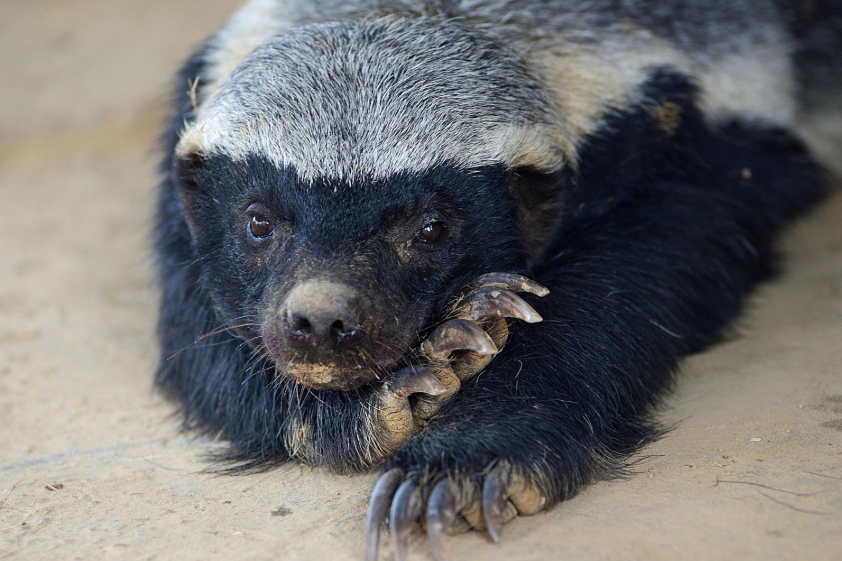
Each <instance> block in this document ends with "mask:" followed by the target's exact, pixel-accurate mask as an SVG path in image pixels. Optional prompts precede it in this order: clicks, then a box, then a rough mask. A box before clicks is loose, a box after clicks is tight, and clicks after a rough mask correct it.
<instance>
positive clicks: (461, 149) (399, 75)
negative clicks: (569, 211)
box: [178, 18, 564, 181]
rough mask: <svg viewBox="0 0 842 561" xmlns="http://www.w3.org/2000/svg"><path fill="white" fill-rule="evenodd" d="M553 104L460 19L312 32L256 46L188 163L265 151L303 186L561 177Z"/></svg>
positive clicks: (205, 124) (519, 67)
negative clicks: (464, 175)
mask: <svg viewBox="0 0 842 561" xmlns="http://www.w3.org/2000/svg"><path fill="white" fill-rule="evenodd" d="M563 144H564V142H563V139H562V137H561V135H560V133H559V129H558V123H557V118H556V115H555V108H554V103H553V101H552V99H551V97H550V96H549V95H548V93H547V89H546V87H544V85H543V84H542V83H541V82H540V80H539V79H538V78H537V77H536V76H535V75H534V74H533V73H531V72H529V71H528V70H527V68H526V67H525V65H524V63H523V61H522V60H521V59H519V58H518V57H517V56H515V55H514V54H513V53H512V52H511V51H509V50H508V49H506V48H504V47H503V46H501V45H500V44H499V43H498V42H496V41H494V40H493V39H491V38H489V37H488V36H487V35H486V34H482V33H479V32H478V31H476V30H474V29H471V28H469V27H466V26H464V25H462V24H460V23H458V22H455V21H444V20H440V19H430V18H424V19H418V20H405V19H397V18H379V19H373V20H365V21H358V22H341V23H328V24H317V25H309V26H306V27H302V28H297V29H294V30H292V31H289V32H287V33H285V34H283V35H281V36H278V37H275V38H273V39H271V40H270V41H268V42H267V43H265V44H263V45H261V46H260V47H258V48H257V49H256V50H255V51H254V52H253V53H252V54H251V55H249V56H248V57H247V58H246V60H245V61H244V62H243V63H242V65H240V67H239V68H238V69H237V70H236V71H235V72H234V73H233V74H232V75H231V77H230V78H229V79H228V80H227V82H226V83H225V84H224V85H223V86H222V88H221V89H220V90H219V91H218V92H217V93H216V94H215V95H214V96H213V97H212V98H211V99H209V100H208V101H207V102H206V103H204V104H203V105H202V107H201V109H200V111H199V115H198V118H197V119H196V122H195V124H193V125H192V126H190V127H188V129H187V131H186V132H185V133H184V135H183V138H182V140H181V143H180V144H179V147H178V153H179V155H181V156H185V155H189V154H196V153H198V154H220V153H221V154H225V155H228V156H230V157H231V158H233V159H234V160H241V159H242V158H244V157H245V156H247V155H249V154H260V155H263V156H265V157H267V158H269V159H270V160H271V161H272V162H273V163H274V164H275V165H277V166H279V167H287V166H290V167H292V168H294V169H296V170H297V172H298V174H299V175H300V176H301V177H302V178H304V179H309V180H312V179H316V178H324V179H337V180H344V181H356V180H374V179H384V178H386V177H389V176H390V175H393V174H395V173H400V172H422V171H425V170H429V169H432V168H434V167H436V166H440V165H445V164H447V165H453V166H454V167H456V168H457V169H472V168H479V167H484V166H487V165H495V164H503V165H505V166H507V167H509V168H515V167H531V168H535V169H558V168H559V167H560V166H561V164H562V162H563V160H564V154H563V152H562V148H561V145H563Z"/></svg>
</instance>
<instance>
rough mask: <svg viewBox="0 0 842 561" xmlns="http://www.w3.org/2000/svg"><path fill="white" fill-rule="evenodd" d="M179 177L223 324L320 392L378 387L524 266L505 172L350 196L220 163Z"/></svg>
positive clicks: (373, 187) (260, 166)
mask: <svg viewBox="0 0 842 561" xmlns="http://www.w3.org/2000/svg"><path fill="white" fill-rule="evenodd" d="M180 175H181V177H182V189H183V192H184V196H185V201H186V202H187V204H188V208H189V209H190V210H189V212H190V216H191V217H192V218H191V220H192V223H193V235H194V247H195V250H196V254H197V255H202V256H206V257H205V258H204V259H203V261H202V263H201V265H202V281H203V283H204V284H205V286H206V287H207V289H208V291H209V293H210V294H211V297H212V299H213V300H214V303H215V305H216V308H217V311H218V313H219V314H220V315H221V316H222V317H223V318H224V319H225V320H227V321H228V322H229V324H231V325H234V324H243V327H241V328H240V329H241V332H242V334H243V335H244V337H246V338H247V339H248V340H249V341H251V342H252V344H253V346H254V347H256V348H257V349H258V350H259V351H261V352H265V353H267V354H268V355H269V356H270V357H271V358H272V359H273V361H274V362H275V364H276V366H277V370H278V373H279V374H281V375H286V376H289V377H292V378H293V379H295V380H297V381H299V382H301V383H304V384H306V385H309V386H311V387H314V388H319V389H322V388H329V389H338V390H347V389H352V388H354V387H357V386H360V385H363V384H366V383H369V382H372V381H374V380H375V379H378V378H380V377H382V376H383V374H384V373H386V372H387V371H389V370H390V369H392V368H393V367H395V365H397V364H398V363H399V362H400V361H401V359H403V358H404V356H405V355H406V354H407V352H409V351H410V350H411V349H412V348H414V347H415V345H416V344H417V341H418V337H419V335H420V334H421V333H422V332H423V330H424V327H425V325H426V323H427V322H428V321H429V319H430V318H431V317H433V316H434V315H435V313H436V312H437V311H439V309H440V308H441V307H442V305H444V304H445V303H446V302H447V299H448V297H449V296H452V295H453V293H454V292H455V291H456V290H458V288H459V287H461V286H462V285H464V284H465V283H466V282H467V281H469V280H471V279H472V278H473V277H474V276H476V274H475V271H477V270H480V271H483V270H485V271H487V270H493V269H494V268H500V267H502V268H505V269H517V268H518V266H519V265H520V263H521V262H522V259H523V252H522V251H521V250H519V245H518V236H517V229H516V225H515V222H514V221H513V220H512V216H513V214H514V212H515V203H514V201H513V199H512V198H511V197H509V196H508V195H507V194H506V182H507V180H508V174H506V173H505V171H504V170H503V169H502V168H499V167H492V168H488V169H486V170H483V171H482V172H473V173H464V172H458V171H455V170H453V169H448V168H440V169H434V170H430V171H429V172H427V173H424V174H413V175H396V176H393V177H391V178H389V179H385V180H382V181H377V182H370V183H367V184H343V183H340V182H338V181H314V182H306V181H302V180H301V179H300V177H298V175H297V174H296V173H295V171H294V170H291V169H278V168H277V167H276V166H275V165H274V164H272V163H271V162H269V161H267V160H265V159H263V158H259V157H250V158H247V159H246V160H244V161H241V162H234V161H232V160H230V159H228V158H226V157H222V156H216V157H211V158H208V159H205V160H202V161H201V162H192V163H191V164H190V165H184V164H182V170H181V174H180ZM501 193H502V194H503V196H501ZM476 217H482V219H481V220H477V219H476Z"/></svg>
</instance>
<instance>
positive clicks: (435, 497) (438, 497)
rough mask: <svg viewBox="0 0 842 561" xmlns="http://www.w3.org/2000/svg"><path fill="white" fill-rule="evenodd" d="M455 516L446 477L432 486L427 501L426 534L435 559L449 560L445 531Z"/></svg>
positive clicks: (454, 500) (454, 499)
mask: <svg viewBox="0 0 842 561" xmlns="http://www.w3.org/2000/svg"><path fill="white" fill-rule="evenodd" d="M454 518H456V498H455V497H454V496H453V492H452V491H451V490H450V482H449V481H447V480H446V479H445V480H444V481H441V482H440V483H439V484H438V485H436V486H435V487H434V488H433V491H432V492H431V493H430V499H429V501H428V502H427V536H429V538H430V544H431V545H432V546H433V555H434V556H435V558H436V560H437V561H449V560H450V549H449V548H448V547H447V531H448V529H450V526H451V525H452V524H453V519H454Z"/></svg>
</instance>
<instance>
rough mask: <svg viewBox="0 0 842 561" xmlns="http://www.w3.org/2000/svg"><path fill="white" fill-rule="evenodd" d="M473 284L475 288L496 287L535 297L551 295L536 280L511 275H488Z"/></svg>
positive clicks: (482, 276)
mask: <svg viewBox="0 0 842 561" xmlns="http://www.w3.org/2000/svg"><path fill="white" fill-rule="evenodd" d="M471 284H473V285H474V286H496V287H497V288H505V289H506V290H511V291H512V292H528V293H530V294H534V295H535V296H546V295H547V294H549V293H550V291H549V289H547V287H545V286H541V285H540V284H538V283H537V282H535V281H534V280H532V279H528V278H526V277H524V276H522V275H512V274H510V273H488V274H485V275H481V276H479V277H477V278H476V279H474V282H472V283H471Z"/></svg>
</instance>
